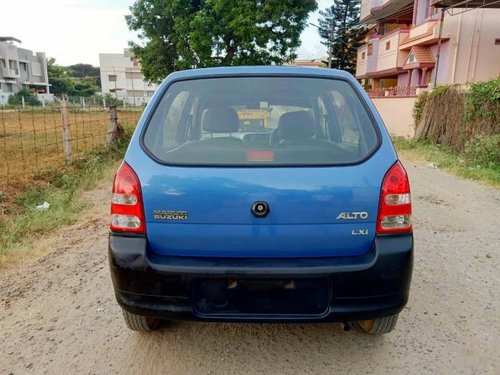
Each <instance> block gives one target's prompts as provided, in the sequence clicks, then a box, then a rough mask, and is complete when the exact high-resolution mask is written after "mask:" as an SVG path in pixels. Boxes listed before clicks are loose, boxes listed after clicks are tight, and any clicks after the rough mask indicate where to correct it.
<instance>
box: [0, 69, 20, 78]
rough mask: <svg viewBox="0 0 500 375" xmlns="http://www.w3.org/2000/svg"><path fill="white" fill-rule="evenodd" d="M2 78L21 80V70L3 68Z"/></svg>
mask: <svg viewBox="0 0 500 375" xmlns="http://www.w3.org/2000/svg"><path fill="white" fill-rule="evenodd" d="M2 76H3V77H4V78H19V77H20V76H19V70H16V69H9V68H2Z"/></svg>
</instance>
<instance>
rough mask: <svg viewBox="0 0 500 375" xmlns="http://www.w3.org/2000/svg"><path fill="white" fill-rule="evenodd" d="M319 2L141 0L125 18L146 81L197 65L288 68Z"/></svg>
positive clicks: (287, 0) (294, 0)
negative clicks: (133, 35) (134, 33)
mask: <svg viewBox="0 0 500 375" xmlns="http://www.w3.org/2000/svg"><path fill="white" fill-rule="evenodd" d="M316 8H317V4H316V1H314V0H300V1H299V0H283V1H279V2H278V1H270V0H262V1H254V0H206V1H201V0H175V1H170V0H137V1H136V2H135V3H134V4H133V5H132V6H131V7H130V11H131V14H130V15H128V16H127V17H126V19H127V23H128V26H129V29H130V30H133V31H137V32H139V38H140V39H141V40H142V41H143V45H139V44H135V43H131V47H132V52H133V53H134V55H135V56H136V57H137V58H138V59H139V61H140V62H141V65H142V72H143V74H144V76H145V77H146V79H148V80H149V81H152V82H156V81H159V80H161V79H162V78H164V77H165V76H166V75H168V74H169V73H170V72H173V71H176V70H182V69H190V68H193V67H198V68H200V67H209V66H227V65H269V64H272V63H274V64H278V65H280V64H283V63H284V62H287V61H290V60H293V59H294V58H295V57H296V54H295V50H296V49H297V48H298V47H299V45H300V33H301V32H302V30H303V29H304V28H305V26H306V24H307V16H308V14H309V12H311V11H313V10H315V9H316Z"/></svg>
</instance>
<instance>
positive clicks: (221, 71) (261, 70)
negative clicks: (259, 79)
mask: <svg viewBox="0 0 500 375" xmlns="http://www.w3.org/2000/svg"><path fill="white" fill-rule="evenodd" d="M252 75H280V76H281V75H285V76H291V75H293V76H302V77H304V76H305V77H308V76H310V77H328V78H341V79H348V80H354V77H353V76H352V75H351V74H349V73H348V72H345V71H343V70H337V69H327V68H309V67H305V68H304V67H295V66H229V67H218V68H202V69H190V70H182V71H179V72H174V73H171V74H170V75H169V76H168V77H167V80H169V81H170V80H179V79H189V78H206V77H220V76H252Z"/></svg>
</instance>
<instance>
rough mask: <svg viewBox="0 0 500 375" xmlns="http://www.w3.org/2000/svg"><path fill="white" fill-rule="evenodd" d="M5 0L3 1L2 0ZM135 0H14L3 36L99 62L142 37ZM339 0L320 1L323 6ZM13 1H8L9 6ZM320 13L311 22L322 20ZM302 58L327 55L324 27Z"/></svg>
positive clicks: (308, 36) (310, 34)
mask: <svg viewBox="0 0 500 375" xmlns="http://www.w3.org/2000/svg"><path fill="white" fill-rule="evenodd" d="M2 3H3V1H2ZM133 3H134V1H133V0H22V1H20V0H8V1H7V3H6V4H2V7H7V8H8V10H9V11H8V13H9V16H7V14H5V15H4V17H2V22H0V36H12V37H14V38H17V39H19V40H21V42H22V44H21V45H20V46H21V47H23V48H26V49H29V50H33V51H36V52H45V53H46V54H47V57H55V58H56V62H57V63H58V64H60V65H65V66H66V65H71V64H76V63H87V64H92V65H94V66H98V65H99V53H121V52H123V48H126V47H127V46H128V41H130V40H132V41H138V38H137V35H136V33H135V32H131V31H129V30H128V27H127V24H126V22H125V18H124V17H125V15H126V14H129V13H130V12H129V6H130V5H132V4H133ZM332 3H333V0H318V5H319V8H318V9H324V8H326V7H328V6H330V5H331V4H332ZM7 4H8V5H7ZM4 9H5V8H4ZM318 17H319V13H318V12H316V13H314V14H313V13H311V15H310V17H309V21H310V22H313V23H315V24H317V23H318ZM301 39H302V45H301V47H300V48H299V49H298V55H299V58H304V59H309V58H311V59H312V58H317V57H324V56H326V51H325V47H324V46H323V45H321V44H320V41H319V36H318V31H317V29H316V28H315V27H313V26H309V27H308V28H307V29H306V30H304V32H303V33H302V36H301Z"/></svg>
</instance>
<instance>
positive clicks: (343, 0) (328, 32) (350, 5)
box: [318, 0, 367, 73]
mask: <svg viewBox="0 0 500 375" xmlns="http://www.w3.org/2000/svg"><path fill="white" fill-rule="evenodd" d="M360 3H361V1H359V0H357V1H350V0H335V1H334V3H333V5H332V6H331V7H330V8H326V9H325V10H322V11H320V14H321V16H322V18H320V19H319V20H318V22H319V26H320V28H319V35H320V36H321V38H322V39H323V41H322V42H321V43H322V44H324V45H325V46H327V54H328V53H329V49H328V48H329V46H330V40H331V44H332V68H335V69H343V70H346V71H348V72H350V73H354V71H355V70H356V57H357V48H358V47H359V46H360V45H361V44H362V41H363V39H364V38H365V36H366V33H367V28H366V26H364V25H361V24H360V23H359V14H360V9H361V5H360Z"/></svg>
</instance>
